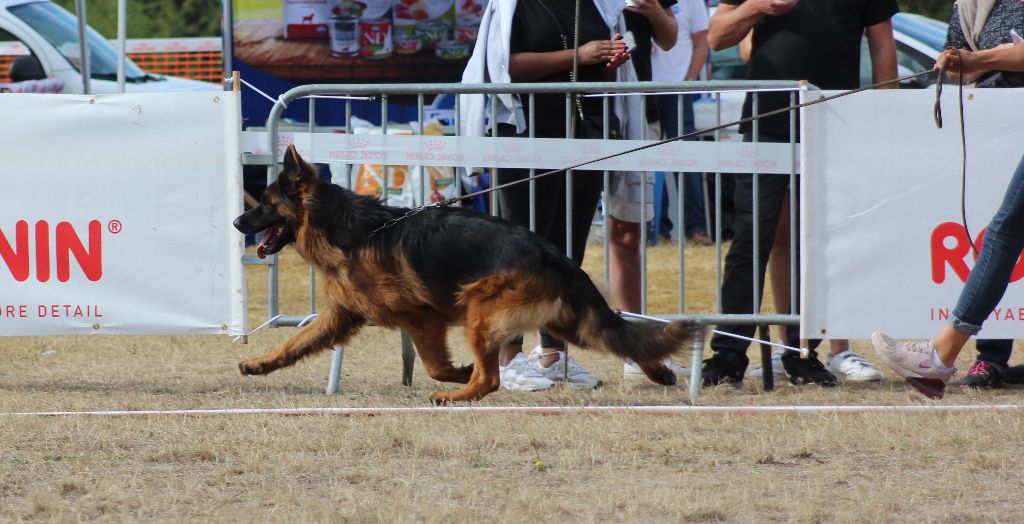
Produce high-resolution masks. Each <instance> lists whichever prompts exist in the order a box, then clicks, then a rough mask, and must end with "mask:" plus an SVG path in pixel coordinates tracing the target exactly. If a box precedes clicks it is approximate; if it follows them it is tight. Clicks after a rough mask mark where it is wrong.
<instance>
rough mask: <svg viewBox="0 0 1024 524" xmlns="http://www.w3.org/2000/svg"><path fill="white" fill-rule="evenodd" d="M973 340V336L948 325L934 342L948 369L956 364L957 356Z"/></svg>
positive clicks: (940, 357)
mask: <svg viewBox="0 0 1024 524" xmlns="http://www.w3.org/2000/svg"><path fill="white" fill-rule="evenodd" d="M970 339H971V336H970V335H968V334H967V333H964V332H962V331H957V330H956V329H954V328H953V326H949V325H947V326H946V327H944V328H942V331H940V332H939V335H938V336H937V337H935V341H934V342H932V343H933V344H934V345H935V350H936V351H937V352H938V353H939V359H940V360H942V363H943V364H945V365H946V367H950V366H952V365H953V363H954V362H956V357H957V355H959V354H960V350H962V349H963V348H964V344H967V341H968V340H970Z"/></svg>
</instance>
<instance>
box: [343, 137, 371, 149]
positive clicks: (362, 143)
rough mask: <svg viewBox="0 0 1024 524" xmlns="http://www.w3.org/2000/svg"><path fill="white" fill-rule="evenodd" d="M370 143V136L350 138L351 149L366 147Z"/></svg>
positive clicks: (349, 145)
mask: <svg viewBox="0 0 1024 524" xmlns="http://www.w3.org/2000/svg"><path fill="white" fill-rule="evenodd" d="M368 145H370V139H369V138H350V139H348V147H349V149H366V146H368Z"/></svg>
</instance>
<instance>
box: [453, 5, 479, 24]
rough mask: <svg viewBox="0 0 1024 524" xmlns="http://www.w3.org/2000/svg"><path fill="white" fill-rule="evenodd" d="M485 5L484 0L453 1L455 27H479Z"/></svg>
mask: <svg viewBox="0 0 1024 524" xmlns="http://www.w3.org/2000/svg"><path fill="white" fill-rule="evenodd" d="M486 4H487V2H486V1H484V0H455V25H456V26H460V25H461V26H465V27H470V26H479V25H480V19H481V18H483V15H484V6H485V5H486Z"/></svg>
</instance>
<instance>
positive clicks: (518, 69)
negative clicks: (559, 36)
mask: <svg viewBox="0 0 1024 524" xmlns="http://www.w3.org/2000/svg"><path fill="white" fill-rule="evenodd" d="M628 59H629V54H628V53H626V44H624V43H623V42H622V35H618V34H617V35H615V37H613V39H612V40H591V41H590V42H587V43H586V44H583V45H582V46H580V58H579V63H580V65H594V64H600V63H607V67H608V68H611V69H614V68H616V67H619V66H620V65H622V64H623V63H625V61H626V60H628ZM571 67H572V49H559V50H557V51H547V52H542V53H534V52H522V53H512V54H511V55H509V59H508V76H509V78H511V79H512V81H513V82H530V81H533V80H540V79H541V78H546V77H548V76H551V75H553V74H555V73H558V72H560V71H566V70H568V69H570V68H571Z"/></svg>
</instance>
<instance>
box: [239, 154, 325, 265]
mask: <svg viewBox="0 0 1024 524" xmlns="http://www.w3.org/2000/svg"><path fill="white" fill-rule="evenodd" d="M319 183H320V179H319V178H318V176H317V171H316V168H315V167H313V166H311V165H309V164H307V163H306V162H304V161H303V160H302V158H301V157H299V153H298V152H296V151H295V146H292V145H289V146H288V150H287V151H285V153H284V169H283V170H282V171H281V174H280V175H278V177H277V180H275V181H274V182H273V183H272V184H270V185H269V186H268V187H267V189H266V190H264V191H263V196H262V197H261V198H260V205H259V206H257V207H254V208H253V209H250V210H249V211H246V212H245V213H242V214H241V215H240V216H239V217H238V218H236V219H235V222H234V225H235V229H237V230H239V231H241V232H242V233H245V234H246V235H254V234H256V233H259V232H260V231H266V234H264V235H263V241H262V242H260V244H259V246H257V247H256V256H258V257H259V258H264V257H266V256H267V255H273V254H274V253H277V252H278V251H281V249H283V248H284V246H286V245H288V244H290V243H292V242H294V241H295V233H296V231H298V230H299V229H300V228H301V227H302V225H303V223H304V221H305V220H306V216H305V215H306V213H305V209H306V208H307V207H308V205H309V201H310V200H311V199H312V198H313V195H314V194H315V192H316V186H317V184H319Z"/></svg>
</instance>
